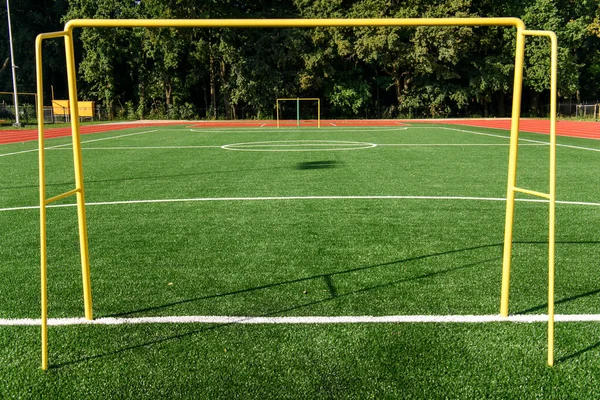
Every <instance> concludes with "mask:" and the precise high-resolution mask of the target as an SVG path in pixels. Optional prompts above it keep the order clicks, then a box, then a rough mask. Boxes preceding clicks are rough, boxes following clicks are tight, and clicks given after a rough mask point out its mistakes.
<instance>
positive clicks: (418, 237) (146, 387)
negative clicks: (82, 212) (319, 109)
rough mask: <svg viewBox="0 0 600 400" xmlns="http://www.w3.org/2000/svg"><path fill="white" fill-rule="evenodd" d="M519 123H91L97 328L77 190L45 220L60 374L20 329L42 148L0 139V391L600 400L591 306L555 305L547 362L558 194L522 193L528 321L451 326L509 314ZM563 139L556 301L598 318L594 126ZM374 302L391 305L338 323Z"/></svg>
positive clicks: (51, 147)
mask: <svg viewBox="0 0 600 400" xmlns="http://www.w3.org/2000/svg"><path fill="white" fill-rule="evenodd" d="M507 137H508V133H507V132H505V131H501V130H494V129H484V128H477V127H461V126H456V125H452V126H449V125H448V126H444V125H427V124H414V125H409V126H398V127H358V128H348V127H346V128H335V127H328V128H321V129H315V128H300V129H298V128H282V129H274V128H268V129H258V128H252V129H241V128H237V129H217V128H212V129H199V128H189V127H182V126H175V127H162V126H161V127H156V128H148V127H144V128H137V129H128V130H121V131H113V132H106V133H97V134H93V135H86V136H85V137H83V139H82V140H83V142H84V144H83V148H84V151H83V156H84V171H85V179H86V180H85V182H86V200H87V202H88V208H87V214H88V226H89V244H90V260H91V268H92V289H93V296H94V313H95V317H96V318H97V319H98V322H101V321H105V323H102V324H96V325H83V324H82V323H81V322H82V321H81V319H73V318H81V317H82V316H83V304H82V296H81V277H80V275H81V273H80V263H79V254H78V238H77V228H76V226H77V225H76V223H77V221H76V210H75V208H74V207H72V206H69V205H70V204H72V203H73V201H74V199H73V198H68V199H65V200H64V201H62V202H61V204H58V205H59V207H52V208H50V209H49V213H48V214H49V221H48V227H49V239H48V250H49V263H48V267H49V307H50V317H52V318H71V319H67V320H63V323H64V325H61V326H51V327H50V337H49V340H50V364H51V365H50V370H49V371H48V372H43V371H41V370H40V348H39V347H40V339H39V331H40V329H39V326H38V325H33V326H32V325H26V324H25V321H28V319H34V318H39V308H40V306H39V296H40V295H39V261H38V258H39V238H38V230H39V222H38V211H37V207H36V205H37V202H38V190H37V179H38V178H37V151H35V148H36V143H35V142H25V143H19V144H11V145H2V146H0V171H2V173H1V174H0V224H1V226H2V227H4V229H2V230H1V231H0V242H1V247H0V323H1V325H0V381H2V382H3V384H2V385H1V386H0V398H40V397H48V398H84V397H85V398H106V397H115V398H136V399H138V398H152V399H155V398H598V397H600V363H599V362H598V358H599V357H600V324H599V323H598V322H594V321H584V322H558V323H557V328H556V359H557V363H556V365H555V367H554V368H550V367H547V366H546V324H545V323H544V318H543V317H540V315H542V314H544V313H545V312H546V307H547V294H546V293H547V242H546V241H547V204H545V203H543V202H539V201H519V202H518V203H517V206H516V218H515V221H516V225H515V235H514V242H515V245H514V254H513V271H512V276H511V279H512V280H511V303H510V312H511V314H513V315H517V316H519V318H521V319H522V320H524V321H530V322H525V323H516V322H507V321H504V322H480V323H475V322H465V321H466V320H464V321H463V320H461V321H462V322H445V321H444V318H443V317H444V316H496V315H498V313H499V301H500V280H501V264H502V259H501V257H502V241H503V233H504V232H503V230H504V212H505V201H504V200H503V199H504V197H505V195H506V177H507V159H508V139H507ZM521 137H522V141H521V146H522V147H520V153H519V175H518V185H519V186H520V187H525V188H528V189H532V190H538V191H547V190H548V189H547V185H548V177H547V175H548V162H547V159H548V149H549V147H548V146H547V141H548V137H547V136H546V135H541V134H532V133H525V134H522V135H521ZM558 142H559V147H558V149H557V156H558V187H557V195H558V199H559V201H560V202H559V203H558V205H557V252H556V257H557V260H556V267H557V275H556V280H557V283H556V300H557V303H556V304H557V305H556V312H557V313H558V314H561V315H582V316H583V315H585V314H594V315H595V314H598V313H599V311H598V310H600V284H599V279H598V277H599V272H598V266H599V260H600V246H599V244H600V235H599V233H600V232H599V227H600V192H599V190H598V188H599V187H600V186H599V185H600V174H599V173H598V167H597V165H598V163H599V162H600V141H598V140H591V139H577V138H566V137H561V138H559V141H558ZM46 144H47V146H48V150H47V152H46V154H47V175H48V176H47V178H48V196H49V197H50V196H53V195H56V194H59V193H62V192H65V191H68V190H70V189H72V188H73V177H72V175H73V167H72V152H71V148H70V145H69V139H68V138H57V139H51V140H48V141H47V143H46ZM524 198H525V196H522V199H524ZM365 316H374V317H390V318H391V320H394V321H395V322H368V321H367V320H366V319H360V318H357V319H356V320H353V319H352V318H347V319H346V320H343V321H342V322H341V321H340V318H339V317H365ZM410 316H414V318H415V319H414V320H413V322H400V321H402V318H404V317H410ZM143 317H154V318H155V319H153V320H150V321H146V322H144V321H143V320H141V319H140V318H143ZM210 317H212V319H211V318H210ZM232 317H233V318H232ZM257 317H260V318H263V319H256V318H257ZM276 317H288V319H286V318H283V319H282V318H279V319H278V318H276ZM290 317H301V318H299V319H297V320H291V319H289V318H290ZM309 317H319V318H314V319H309ZM425 317H427V318H429V319H427V318H425ZM109 318H112V319H109ZM394 318H396V319H394ZM419 318H421V320H423V321H427V322H418V320H419ZM586 318H587V317H586ZM124 319H128V320H129V321H130V323H122V322H123V321H124ZM584 319H585V318H584ZM588 319H592V317H589V318H588ZM381 320H382V318H380V319H376V318H375V319H374V321H381ZM459 320H460V318H459ZM134 322H135V323H134ZM38 324H39V322H38Z"/></svg>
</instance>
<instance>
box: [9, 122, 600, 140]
mask: <svg viewBox="0 0 600 400" xmlns="http://www.w3.org/2000/svg"><path fill="white" fill-rule="evenodd" d="M411 123H439V124H454V125H463V126H476V127H481V128H496V129H504V130H510V119H509V118H497V119H442V120H390V119H386V120H322V121H321V126H340V127H341V126H407V125H408V124H411ZM168 125H187V126H189V127H190V128H196V129H198V128H218V127H220V128H232V127H247V128H250V127H252V128H258V127H274V126H277V123H276V121H202V122H196V121H194V122H190V121H187V122H182V121H140V122H126V123H116V124H101V125H85V126H82V127H81V134H82V135H87V134H91V133H99V132H109V131H115V130H121V129H128V128H145V127H152V126H168ZM282 125H283V126H295V125H296V122H295V121H285V122H283V123H282ZM302 125H304V126H316V125H317V123H316V121H315V120H312V121H302ZM520 131H522V132H533V133H546V134H547V133H549V132H550V122H549V121H548V120H540V119H521V122H520ZM556 133H557V135H560V136H572V137H579V138H588V139H600V123H599V122H580V121H558V122H557V125H556ZM70 134H71V128H70V127H68V128H49V129H46V130H45V131H44V137H45V138H47V139H50V138H56V137H64V136H69V135H70ZM37 136H38V133H37V129H19V130H5V131H0V144H8V143H18V142H29V141H33V140H37Z"/></svg>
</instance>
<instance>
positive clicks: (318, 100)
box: [275, 97, 321, 128]
mask: <svg viewBox="0 0 600 400" xmlns="http://www.w3.org/2000/svg"><path fill="white" fill-rule="evenodd" d="M280 101H295V102H296V126H300V102H301V101H316V102H317V127H318V128H320V127H321V99H319V98H316V97H291V98H281V99H276V100H275V109H276V110H277V111H276V112H277V127H278V128H280V119H279V102H280Z"/></svg>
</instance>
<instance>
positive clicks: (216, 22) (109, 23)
mask: <svg viewBox="0 0 600 400" xmlns="http://www.w3.org/2000/svg"><path fill="white" fill-rule="evenodd" d="M418 26H436V27H452V26H504V27H513V28H515V29H516V46H515V71H514V80H513V98H512V115H511V128H510V147H509V148H510V150H509V160H508V183H507V196H506V215H505V233H504V252H503V267H502V288H501V300H500V303H501V305H500V314H501V315H502V316H508V295H509V282H510V264H511V256H512V233H513V221H514V205H515V194H516V193H524V194H527V195H532V196H536V197H542V198H544V199H547V200H548V202H549V234H548V241H549V248H548V271H549V280H548V284H549V287H548V298H549V301H548V314H549V315H548V364H549V365H553V363H554V358H553V349H554V298H553V296H554V225H555V221H554V213H555V200H556V194H555V192H556V155H555V147H556V93H557V92H556V90H557V89H556V70H557V40H556V35H555V34H554V33H553V32H549V31H528V30H526V29H525V24H524V23H523V21H522V20H520V19H519V18H511V17H509V18H367V19H339V18H337V19H336V18H334V19H139V20H136V19H75V20H71V21H69V22H67V23H66V24H65V27H64V30H63V31H59V32H50V33H42V34H40V35H38V36H37V38H36V45H35V46H36V55H35V57H36V77H37V94H38V95H37V109H38V115H43V104H44V98H43V87H44V85H43V79H42V43H43V41H44V40H49V39H57V38H60V39H63V40H64V45H65V58H66V66H67V82H68V95H69V106H70V115H71V117H72V118H71V133H72V135H71V136H72V144H73V163H74V175H75V188H74V189H72V190H69V191H67V192H64V193H62V194H58V195H55V196H53V197H50V198H47V197H46V183H45V182H46V181H45V159H44V122H43V119H41V118H40V119H39V120H38V134H39V135H38V138H39V139H38V146H39V198H40V266H41V339H42V340H41V342H42V351H41V353H42V369H44V370H46V369H47V368H48V321H47V317H48V298H47V248H46V207H47V206H48V205H49V204H50V203H52V202H55V201H57V200H60V199H63V198H66V197H69V196H72V195H75V196H76V199H77V217H78V230H79V244H80V246H79V248H80V257H81V267H82V279H83V299H84V311H85V318H86V319H88V320H91V319H93V315H92V292H91V281H90V264H89V253H88V238H87V224H86V213H85V191H84V179H83V166H82V154H81V138H80V129H79V127H80V124H79V110H78V107H77V104H78V103H77V100H78V97H77V81H76V66H75V50H74V49H75V46H74V40H73V38H74V35H73V32H74V30H75V29H79V28H136V27H139V28H163V27H169V28H317V27H418ZM527 36H545V37H548V38H550V41H551V47H552V51H551V71H550V79H551V91H550V99H551V102H550V103H551V106H550V132H551V133H550V173H549V190H548V193H542V192H536V191H532V190H527V189H522V188H519V187H517V185H516V173H517V150H518V142H519V121H520V116H521V97H522V83H523V64H524V58H525V39H526V37H527Z"/></svg>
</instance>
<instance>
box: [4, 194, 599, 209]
mask: <svg viewBox="0 0 600 400" xmlns="http://www.w3.org/2000/svg"><path fill="white" fill-rule="evenodd" d="M292 200H457V201H506V198H504V197H467V196H464V197H463V196H287V197H286V196H281V197H198V198H187V199H151V200H121V201H98V202H87V203H86V206H108V205H124V204H147V203H192V202H204V201H206V202H217V201H292ZM515 201H519V202H524V203H548V200H544V199H515ZM556 203H557V204H565V205H577V206H593V207H600V203H592V202H585V201H561V200H557V201H556ZM76 206H77V204H52V205H49V206H47V207H48V208H60V207H76ZM39 208H40V207H39V206H23V207H7V208H0V212H3V211H21V210H38V209H39Z"/></svg>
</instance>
